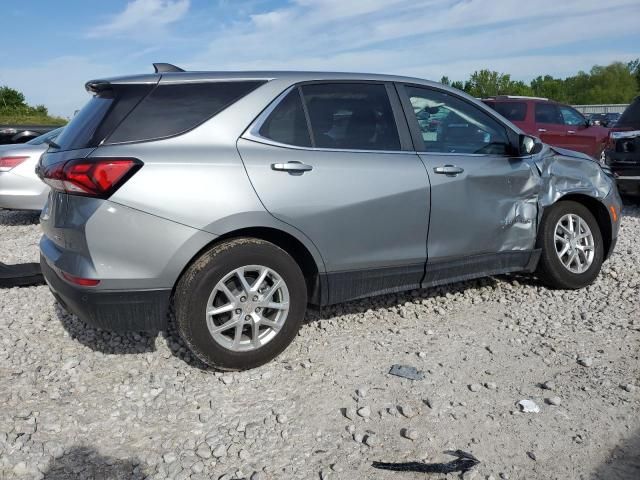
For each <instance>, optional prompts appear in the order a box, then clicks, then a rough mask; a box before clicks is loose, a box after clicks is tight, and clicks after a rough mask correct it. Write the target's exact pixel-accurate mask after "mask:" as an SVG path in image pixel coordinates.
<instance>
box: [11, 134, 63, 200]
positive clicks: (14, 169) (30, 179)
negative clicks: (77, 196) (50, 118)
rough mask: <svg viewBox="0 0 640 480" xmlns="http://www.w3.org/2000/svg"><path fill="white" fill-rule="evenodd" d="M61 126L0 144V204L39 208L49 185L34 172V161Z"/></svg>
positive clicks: (45, 197) (36, 161) (45, 196)
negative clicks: (28, 139)
mask: <svg viewBox="0 0 640 480" xmlns="http://www.w3.org/2000/svg"><path fill="white" fill-rule="evenodd" d="M63 128H64V127H60V128H56V129H55V130H51V131H50V132H47V133H45V134H44V135H40V136H39V137H36V138H34V139H33V140H30V141H28V142H27V143H21V144H17V145H0V208H6V209H9V210H36V211H38V210H42V207H43V206H44V204H45V202H46V200H47V196H48V195H49V187H48V186H47V185H45V184H44V183H43V182H42V181H41V180H40V178H38V176H37V175H36V173H35V168H36V164H37V163H38V160H39V159H40V155H42V154H43V153H44V152H45V150H46V149H47V148H48V147H49V145H48V144H47V141H53V140H54V139H55V138H56V137H57V136H58V135H59V134H60V132H62V129H63Z"/></svg>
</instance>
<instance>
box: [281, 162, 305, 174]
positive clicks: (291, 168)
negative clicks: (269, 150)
mask: <svg viewBox="0 0 640 480" xmlns="http://www.w3.org/2000/svg"><path fill="white" fill-rule="evenodd" d="M271 169H272V170H278V171H281V172H294V173H296V172H297V173H304V172H308V171H310V170H313V167H312V166H311V165H307V164H305V163H301V162H287V163H272V164H271Z"/></svg>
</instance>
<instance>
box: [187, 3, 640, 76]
mask: <svg viewBox="0 0 640 480" xmlns="http://www.w3.org/2000/svg"><path fill="white" fill-rule="evenodd" d="M638 14H640V4H638V3H637V1H633V2H632V1H630V0H610V1H609V2H607V4H606V5H604V4H602V2H601V1H597V0H565V1H564V2H558V1H557V0H537V1H535V2H528V3H527V5H526V7H524V5H523V2H522V1H521V0H492V1H489V0H462V1H460V0H369V1H367V2H364V1H363V2H358V1H346V0H295V1H294V2H293V3H290V4H288V5H287V6H284V7H282V8H277V9H273V10H271V11H267V12H262V13H260V14H257V15H252V16H246V17H245V18H244V19H241V21H237V19H236V20H235V21H234V22H233V23H229V24H227V25H222V26H221V27H220V28H217V29H215V31H213V32H212V33H211V35H212V37H213V38H212V40H211V42H210V44H209V47H208V49H206V50H205V52H204V53H203V54H199V55H198V56H197V57H196V58H193V59H192V61H191V62H188V63H187V66H188V67H195V68H200V69H271V68H273V69H294V70H295V69H312V70H343V71H344V70H347V71H373V72H386V73H400V74H402V73H408V74H413V75H416V76H431V78H436V79H439V78H440V76H437V77H434V76H433V73H434V72H438V75H444V74H446V75H448V76H449V77H450V78H454V79H456V78H458V79H464V78H466V77H467V76H468V75H469V74H470V73H471V72H473V70H474V69H477V68H490V69H496V70H502V71H504V72H508V73H511V74H512V75H513V76H514V77H516V78H524V79H527V78H530V77H531V76H533V75H537V74H545V73H551V74H556V75H559V74H561V73H562V74H563V75H568V74H573V73H575V70H571V68H573V67H577V66H578V65H579V68H589V67H590V66H591V65H593V64H594V63H597V62H602V63H608V62H610V61H613V60H616V59H625V58H628V57H629V55H627V54H625V53H624V52H627V51H629V49H628V48H625V46H624V45H619V46H618V48H619V49H620V51H616V48H614V47H612V46H611V44H612V43H614V44H615V43H617V42H614V41H615V40H616V39H617V38H618V37H619V35H620V32H624V31H629V32H633V31H635V30H634V29H635V24H636V23H637V22H636V21H635V19H636V18H637V16H638ZM596 26H597V27H596ZM594 40H601V41H602V42H603V46H598V45H596V46H594V45H593V41H594ZM585 41H589V42H590V46H589V50H587V49H586V48H585V50H583V51H581V50H580V44H581V43H583V42H585ZM607 41H608V42H609V43H606V42H607ZM612 41H613V42H612ZM605 43H606V46H605ZM563 47H566V48H565V49H564V50H563ZM541 52H544V53H541ZM574 52H577V54H574ZM589 58H591V60H589ZM585 62H586V64H585ZM463 66H464V68H469V69H470V70H464V68H463Z"/></svg>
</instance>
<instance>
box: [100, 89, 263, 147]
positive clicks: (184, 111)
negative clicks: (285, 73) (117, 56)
mask: <svg viewBox="0 0 640 480" xmlns="http://www.w3.org/2000/svg"><path fill="white" fill-rule="evenodd" d="M264 83H265V82H264V81H235V82H206V83H176V84H164V85H163V84H160V85H158V86H157V87H156V88H155V89H154V90H153V91H152V92H151V93H149V95H147V96H146V97H145V98H144V99H143V100H142V101H141V102H140V103H139V105H138V106H137V107H136V108H135V109H134V110H133V111H132V112H131V113H130V114H129V115H128V116H127V117H126V118H125V119H124V120H123V121H122V123H120V125H118V127H117V128H116V129H115V131H114V132H113V133H112V134H111V135H110V136H109V138H108V139H107V141H106V143H108V144H113V143H124V142H135V141H145V140H155V139H160V138H166V137H171V136H175V135H179V134H182V133H185V132H187V131H189V130H191V129H193V128H195V127H197V126H198V125H200V124H201V123H203V122H205V121H206V120H209V119H210V118H212V117H214V116H215V115H217V114H218V113H220V112H221V111H222V110H224V109H225V108H227V107H228V106H230V105H231V104H233V103H235V102H236V101H238V100H239V99H240V98H242V97H244V96H245V95H247V94H248V93H249V92H251V91H253V90H255V89H256V88H257V87H259V86H260V85H262V84H264Z"/></svg>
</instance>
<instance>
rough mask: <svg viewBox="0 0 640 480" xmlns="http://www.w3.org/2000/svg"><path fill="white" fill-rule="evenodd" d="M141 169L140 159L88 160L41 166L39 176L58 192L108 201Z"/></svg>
mask: <svg viewBox="0 0 640 480" xmlns="http://www.w3.org/2000/svg"><path fill="white" fill-rule="evenodd" d="M141 167H142V162H141V161H140V160H138V159H137V158H90V159H89V158H87V159H80V160H69V161H68V162H60V163H56V164H53V165H50V166H47V167H39V168H38V175H39V176H40V178H41V179H42V181H44V183H46V184H47V185H49V186H50V187H51V188H53V189H55V190H60V191H63V192H67V193H70V194H73V195H84V196H87V197H98V198H108V197H109V196H111V195H112V194H113V193H114V192H115V191H116V190H117V189H118V188H120V187H121V186H122V184H124V183H125V182H126V181H127V180H128V179H129V178H131V176H132V175H133V174H134V173H136V172H137V171H138V170H140V168H141Z"/></svg>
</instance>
